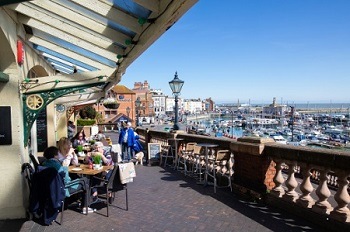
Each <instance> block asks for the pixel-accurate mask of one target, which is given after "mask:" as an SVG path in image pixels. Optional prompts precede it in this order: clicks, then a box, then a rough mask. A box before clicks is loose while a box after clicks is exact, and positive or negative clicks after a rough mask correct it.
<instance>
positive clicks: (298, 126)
mask: <svg viewBox="0 0 350 232" xmlns="http://www.w3.org/2000/svg"><path fill="white" fill-rule="evenodd" d="M328 106H331V105H328ZM303 107H305V106H303ZM323 107H325V106H323ZM262 108H263V107H256V108H255V109H254V110H252V109H251V108H249V107H246V108H239V107H236V109H235V110H233V108H232V106H231V108H228V106H221V107H220V108H218V110H216V111H215V112H213V113H206V114H195V115H186V116H185V115H183V117H181V119H182V120H180V121H181V124H182V125H183V127H184V130H185V131H186V132H187V133H190V134H201V135H206V136H214V137H222V138H227V139H237V138H240V137H243V136H252V137H270V138H273V139H274V140H275V141H276V142H278V143H283V144H289V145H294V146H310V147H315V148H328V149H349V148H350V143H349V141H350V125H349V108H347V109H346V110H344V108H342V107H340V108H337V109H335V108H322V109H321V108H318V110H317V113H315V111H316V110H315V109H317V107H314V108H309V109H310V110H307V108H300V109H298V108H297V109H295V111H294V112H292V111H291V109H290V110H288V107H286V109H287V110H286V111H283V114H279V115H278V114H267V113H263V110H262Z"/></svg>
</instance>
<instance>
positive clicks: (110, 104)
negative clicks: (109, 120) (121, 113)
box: [103, 98, 119, 109]
mask: <svg viewBox="0 0 350 232" xmlns="http://www.w3.org/2000/svg"><path fill="white" fill-rule="evenodd" d="M103 106H104V107H106V108H108V109H118V107H119V103H118V102H117V100H115V99H114V98H106V99H105V100H103Z"/></svg>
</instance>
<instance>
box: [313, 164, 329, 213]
mask: <svg viewBox="0 0 350 232" xmlns="http://www.w3.org/2000/svg"><path fill="white" fill-rule="evenodd" d="M319 169H320V183H319V184H318V187H317V189H316V194H317V197H318V200H317V202H316V203H315V204H314V205H313V206H312V210H313V211H315V212H317V213H321V214H329V213H330V211H332V210H333V207H332V206H331V204H330V203H329V202H328V198H329V197H330V195H331V192H330V191H329V189H328V186H327V181H328V176H327V173H328V172H329V170H328V169H325V168H322V167H321V168H319Z"/></svg>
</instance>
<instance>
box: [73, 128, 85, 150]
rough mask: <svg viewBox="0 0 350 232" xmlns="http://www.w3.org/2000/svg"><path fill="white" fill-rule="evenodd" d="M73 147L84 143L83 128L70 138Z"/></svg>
mask: <svg viewBox="0 0 350 232" xmlns="http://www.w3.org/2000/svg"><path fill="white" fill-rule="evenodd" d="M72 143H73V147H74V148H77V146H78V145H84V144H85V143H87V139H86V136H85V132H84V130H81V131H79V132H78V133H77V134H76V135H75V136H74V137H73V139H72Z"/></svg>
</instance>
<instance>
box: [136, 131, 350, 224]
mask: <svg viewBox="0 0 350 232" xmlns="http://www.w3.org/2000/svg"><path fill="white" fill-rule="evenodd" d="M139 134H141V132H140V133H139ZM144 137H145V142H146V143H147V142H150V141H156V140H159V141H163V142H164V143H165V141H166V140H167V138H172V137H177V138H182V139H183V143H184V144H185V143H187V142H197V143H214V144H218V145H219V146H218V148H217V149H230V150H231V152H232V153H233V162H234V167H233V171H234V175H233V183H234V185H235V187H236V189H238V190H242V189H245V190H244V192H248V193H251V194H252V193H254V194H255V193H258V194H261V195H264V194H266V193H268V194H267V196H268V197H269V198H275V199H280V200H282V201H284V202H286V203H287V204H288V205H289V206H291V207H294V208H295V209H296V210H295V211H298V209H297V208H298V207H299V208H300V207H301V208H303V209H305V210H308V211H312V212H313V213H317V214H320V215H323V216H324V217H326V218H330V219H332V220H335V221H337V222H341V223H345V224H347V225H349V226H350V210H349V208H348V204H349V203H350V197H349V193H348V188H349V181H348V178H349V176H350V168H349V167H350V154H349V153H348V152H343V151H339V150H329V149H315V148H306V147H295V146H288V145H282V144H277V143H275V142H274V141H273V140H272V139H269V138H252V137H244V138H239V139H238V140H237V141H234V140H232V141H230V140H227V139H220V138H213V137H207V136H201V135H193V134H186V133H168V132H159V131H152V130H148V131H147V132H145V136H144ZM285 168H286V170H287V173H286V174H283V173H282V170H283V169H285ZM314 170H315V171H314ZM312 171H314V172H312ZM297 172H299V173H300V175H298V176H296V173H297ZM314 173H317V179H319V180H318V184H317V185H316V187H314V186H313V185H312V183H311V178H312V177H313V176H312V175H313V174H314ZM285 176H287V177H286V178H285ZM297 178H301V179H300V180H301V181H300V182H301V183H300V184H299V183H298V181H297ZM329 179H331V180H329ZM330 186H333V189H335V193H334V191H330ZM336 186H337V187H336ZM334 187H335V188H334ZM299 189H300V190H299ZM332 192H333V193H332ZM312 196H316V197H315V198H313V197H312ZM330 199H334V202H332V204H333V205H332V204H331V203H330V201H329V200H330Z"/></svg>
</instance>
